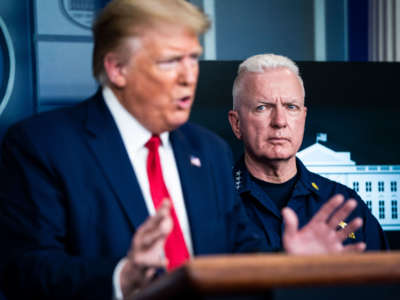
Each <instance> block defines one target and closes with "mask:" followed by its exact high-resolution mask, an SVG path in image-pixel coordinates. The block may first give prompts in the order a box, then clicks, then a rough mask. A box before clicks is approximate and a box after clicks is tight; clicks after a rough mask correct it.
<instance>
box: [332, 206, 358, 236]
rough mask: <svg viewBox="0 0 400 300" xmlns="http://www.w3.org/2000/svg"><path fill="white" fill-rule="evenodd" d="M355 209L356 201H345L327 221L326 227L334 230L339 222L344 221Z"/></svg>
mask: <svg viewBox="0 0 400 300" xmlns="http://www.w3.org/2000/svg"><path fill="white" fill-rule="evenodd" d="M356 207H357V201H356V200H354V199H349V200H347V201H346V202H345V203H344V204H343V205H342V207H340V208H339V209H338V210H337V211H336V212H335V213H334V214H333V215H332V216H331V217H330V219H329V221H328V226H329V227H330V228H332V229H336V228H337V227H338V225H339V223H340V222H342V221H343V220H345V219H346V218H347V217H348V216H349V215H350V214H351V212H352V211H353V210H354V209H355V208H356Z"/></svg>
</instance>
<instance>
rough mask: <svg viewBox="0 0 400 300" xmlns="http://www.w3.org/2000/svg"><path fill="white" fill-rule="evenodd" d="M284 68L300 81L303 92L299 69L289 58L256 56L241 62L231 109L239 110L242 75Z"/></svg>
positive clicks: (269, 55)
mask: <svg viewBox="0 0 400 300" xmlns="http://www.w3.org/2000/svg"><path fill="white" fill-rule="evenodd" d="M278 68H286V69H288V70H290V71H292V72H293V73H294V74H295V75H296V76H297V78H298V79H299V81H300V84H301V86H302V88H303V92H304V93H305V91H304V84H303V80H302V79H301V77H300V73H299V68H298V66H297V65H296V63H295V62H294V61H292V60H291V59H290V58H288V57H286V56H282V55H276V54H258V55H254V56H251V57H249V58H248V59H246V60H245V61H243V62H242V63H241V64H240V65H239V68H238V72H237V76H236V78H235V82H234V83H233V90H232V96H233V109H234V110H237V109H238V108H239V93H240V90H241V89H242V86H243V84H242V80H241V79H242V78H243V74H245V73H247V72H250V73H264V72H267V71H269V70H271V69H278Z"/></svg>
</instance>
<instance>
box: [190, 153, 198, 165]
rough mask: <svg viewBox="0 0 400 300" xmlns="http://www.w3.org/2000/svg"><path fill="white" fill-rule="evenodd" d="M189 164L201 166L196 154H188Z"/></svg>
mask: <svg viewBox="0 0 400 300" xmlns="http://www.w3.org/2000/svg"><path fill="white" fill-rule="evenodd" d="M190 164H191V165H193V166H195V167H198V168H200V167H201V161H200V158H198V157H197V156H193V155H190Z"/></svg>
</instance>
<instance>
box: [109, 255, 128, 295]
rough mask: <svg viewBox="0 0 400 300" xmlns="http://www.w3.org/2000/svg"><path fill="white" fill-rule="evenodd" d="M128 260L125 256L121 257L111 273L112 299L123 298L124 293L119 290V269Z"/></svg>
mask: <svg viewBox="0 0 400 300" xmlns="http://www.w3.org/2000/svg"><path fill="white" fill-rule="evenodd" d="M127 261H128V259H127V258H123V259H121V260H120V261H119V263H118V264H117V266H116V267H115V269H114V273H113V300H123V299H124V295H123V294H122V290H121V281H120V278H121V271H122V268H123V267H124V266H125V264H126V262H127Z"/></svg>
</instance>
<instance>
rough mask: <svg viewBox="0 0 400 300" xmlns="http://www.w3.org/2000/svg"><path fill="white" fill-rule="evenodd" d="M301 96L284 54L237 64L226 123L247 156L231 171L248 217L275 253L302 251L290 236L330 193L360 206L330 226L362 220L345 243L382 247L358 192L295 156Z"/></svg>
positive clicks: (380, 234) (295, 72)
mask: <svg viewBox="0 0 400 300" xmlns="http://www.w3.org/2000/svg"><path fill="white" fill-rule="evenodd" d="M304 96H305V91H304V86H303V81H302V79H301V77H300V75H299V70H298V67H297V65H296V64H295V63H294V62H293V61H292V60H290V59H288V58H287V57H283V56H279V55H274V54H263V55H256V56H253V57H250V58H248V59H247V60H245V61H244V62H243V63H242V64H241V65H240V66H239V70H238V75H237V77H236V79H235V82H234V85H233V110H231V111H230V112H229V122H230V124H231V126H232V130H233V132H234V134H235V136H236V137H237V138H238V139H240V140H242V141H243V144H244V155H243V156H242V158H241V159H239V161H238V162H237V163H236V165H235V167H234V171H233V172H234V180H235V184H236V188H237V190H238V192H239V194H240V196H241V198H242V200H243V202H244V204H245V207H246V210H247V213H248V215H249V216H250V219H251V220H253V221H254V223H255V224H256V225H257V226H258V227H260V228H261V229H262V230H263V232H264V234H265V237H266V239H267V241H268V242H269V243H270V245H271V246H272V248H273V249H275V250H276V251H279V250H281V249H283V248H285V249H287V250H290V249H292V253H293V252H297V253H302V251H303V250H302V247H297V246H298V245H296V243H294V242H293V238H292V239H291V243H290V244H289V243H288V237H289V236H291V235H293V234H298V235H301V234H303V235H304V234H307V232H302V231H305V230H304V229H306V228H307V226H304V227H303V225H305V224H307V223H308V222H310V220H311V218H312V217H313V216H314V215H315V214H316V212H317V211H318V210H319V209H320V208H321V206H322V205H323V204H324V203H326V202H327V201H328V199H330V198H332V197H333V196H335V195H336V196H335V197H338V198H343V199H349V198H354V199H355V200H356V201H357V208H356V209H355V210H354V211H353V212H352V214H351V215H350V216H349V218H346V220H334V221H332V220H329V221H328V223H332V222H334V223H332V224H331V225H333V226H337V227H338V229H340V228H343V227H346V226H347V222H348V221H347V220H351V219H353V218H354V217H359V218H361V219H362V221H363V226H362V228H361V229H360V230H358V231H356V232H352V233H350V234H348V235H347V236H346V237H345V240H344V245H346V244H348V245H349V244H354V245H355V244H356V243H357V242H364V243H365V244H366V249H368V250H378V249H387V248H388V244H387V240H386V238H385V236H384V233H383V231H382V228H381V227H380V225H379V223H378V222H377V220H376V219H375V218H374V216H373V215H372V214H371V213H370V212H369V210H368V208H367V206H366V205H365V203H364V202H363V201H362V200H361V198H360V197H359V196H358V195H357V193H356V192H354V191H353V190H351V189H349V188H347V187H346V186H344V185H342V184H340V183H337V182H334V181H331V180H329V179H326V178H324V177H321V176H319V175H317V174H315V173H312V172H310V171H308V170H307V169H306V168H305V166H304V165H303V164H302V162H301V161H300V160H299V159H298V158H296V153H297V151H298V150H299V148H300V145H301V143H302V140H303V134H304V126H305V120H306V115H307V107H305V106H304ZM285 207H286V208H285ZM296 215H297V216H296ZM311 222H314V221H311ZM311 222H310V223H311ZM283 225H285V227H284V226H283ZM298 227H300V228H302V230H298V229H297V228H298ZM284 229H285V235H284V236H283V235H282V234H283V231H284ZM313 234H314V235H315V234H319V233H318V232H313ZM321 234H323V232H322V231H321ZM282 236H283V237H282ZM336 250H337V249H336ZM343 250H346V249H343ZM330 251H332V252H333V251H334V250H333V249H330V250H329V251H328V252H330ZM322 252H327V251H326V249H325V250H324V251H323V249H320V248H318V247H315V253H322Z"/></svg>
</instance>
